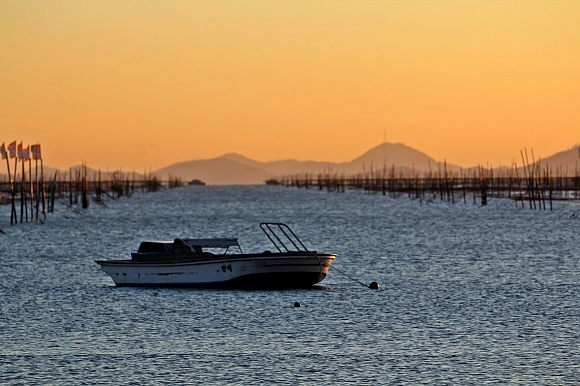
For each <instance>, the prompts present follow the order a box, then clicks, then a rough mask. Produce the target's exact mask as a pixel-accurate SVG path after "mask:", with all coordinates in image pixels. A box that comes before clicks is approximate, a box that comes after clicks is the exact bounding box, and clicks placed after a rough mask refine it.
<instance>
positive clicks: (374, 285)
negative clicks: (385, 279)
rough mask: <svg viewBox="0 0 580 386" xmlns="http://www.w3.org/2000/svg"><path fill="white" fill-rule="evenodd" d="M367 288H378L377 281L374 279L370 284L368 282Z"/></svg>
mask: <svg viewBox="0 0 580 386" xmlns="http://www.w3.org/2000/svg"><path fill="white" fill-rule="evenodd" d="M369 288H370V289H379V283H377V282H376V281H373V282H372V283H371V284H369Z"/></svg>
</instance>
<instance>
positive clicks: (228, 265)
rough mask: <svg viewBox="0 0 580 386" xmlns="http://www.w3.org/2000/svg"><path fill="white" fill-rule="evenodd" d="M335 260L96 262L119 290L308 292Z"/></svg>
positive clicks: (262, 257) (280, 256)
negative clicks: (189, 288) (181, 289)
mask: <svg viewBox="0 0 580 386" xmlns="http://www.w3.org/2000/svg"><path fill="white" fill-rule="evenodd" d="M336 256H337V255H336V254H292V253H271V254H257V255H225V256H220V257H219V258H215V259H203V260H187V261H175V262H167V261H165V262H139V261H134V260H97V261H96V262H97V263H98V264H99V265H100V266H101V269H102V270H103V271H104V272H106V273H107V274H108V275H109V276H110V277H111V278H112V279H113V281H114V282H115V285H117V286H119V287H223V288H307V287H311V286H313V285H314V284H316V283H319V282H320V281H322V280H323V279H324V278H325V277H326V274H327V272H328V270H329V269H330V265H331V264H332V261H333V260H334V259H335V258H336Z"/></svg>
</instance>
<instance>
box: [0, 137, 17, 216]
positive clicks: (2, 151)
mask: <svg viewBox="0 0 580 386" xmlns="http://www.w3.org/2000/svg"><path fill="white" fill-rule="evenodd" d="M9 146H10V145H9ZM0 154H1V155H2V159H5V160H6V168H7V169H8V181H9V182H10V194H11V195H12V206H14V184H13V182H12V174H11V173H10V161H9V160H8V152H7V151H6V146H5V145H4V142H2V146H0ZM13 215H14V212H13V211H12V210H11V211H10V225H12V223H13V221H14V218H13Z"/></svg>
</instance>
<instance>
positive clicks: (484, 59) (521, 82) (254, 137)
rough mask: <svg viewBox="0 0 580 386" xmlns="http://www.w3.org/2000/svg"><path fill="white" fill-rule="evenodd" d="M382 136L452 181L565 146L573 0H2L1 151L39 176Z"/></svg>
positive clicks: (578, 40) (313, 152)
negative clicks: (13, 153) (461, 172)
mask: <svg viewBox="0 0 580 386" xmlns="http://www.w3.org/2000/svg"><path fill="white" fill-rule="evenodd" d="M385 138H386V141H388V142H402V143H405V144H406V145H408V146H411V147H413V148H416V149H419V150H421V151H423V152H425V153H427V154H428V155H430V156H432V157H433V158H435V159H437V160H439V161H443V160H444V159H445V160H447V162H448V163H453V164H458V165H462V166H466V167H468V166H474V165H477V164H488V165H489V164H491V165H492V166H499V165H510V164H511V162H512V160H516V162H517V161H519V154H520V150H522V149H533V150H534V152H535V154H536V157H547V156H550V155H552V154H553V153H555V152H558V151H561V150H567V149H569V148H570V147H572V146H573V145H576V144H578V143H579V142H580V1H558V0H550V1H534V0H526V1H493V0H486V1H469V0H461V1H407V0H405V1H403V0H400V1H364V0H356V1H340V0H333V1H322V0H316V1H299V0H292V1H282V0H276V1H219V0H216V1H201V0H200V1H194V0H191V1H185V0H183V1H181V0H180V1H171V0H169V1H167V0H165V1H146V0H138V1H132V0H122V1H87V0H84V1H59V0H53V1H28V0H17V1H13V0H2V1H0V143H1V142H2V141H4V142H6V143H8V142H12V141H13V140H18V141H21V140H22V141H24V144H25V145H26V144H27V143H36V142H39V143H41V145H42V151H43V156H44V159H45V164H47V165H50V166H56V167H61V168H67V167H69V166H72V165H76V164H80V162H81V161H83V160H84V161H86V162H87V164H88V166H90V167H94V168H101V169H106V168H109V169H115V168H122V169H123V170H125V171H130V170H135V171H143V170H151V169H152V170H155V169H157V168H160V167H163V166H167V165H169V164H172V163H174V162H179V161H186V160H192V159H206V158H213V157H217V156H220V155H222V154H224V153H228V152H237V153H240V154H243V155H245V156H247V157H249V158H252V159H255V160H258V161H273V160H279V159H288V158H295V159H299V160H318V161H333V162H342V161H350V160H352V159H353V158H355V157H357V156H359V155H361V154H362V153H364V152H365V151H367V150H368V149H370V148H372V147H374V146H376V145H378V144H380V143H381V142H383V141H384V139H385ZM0 170H1V169H0Z"/></svg>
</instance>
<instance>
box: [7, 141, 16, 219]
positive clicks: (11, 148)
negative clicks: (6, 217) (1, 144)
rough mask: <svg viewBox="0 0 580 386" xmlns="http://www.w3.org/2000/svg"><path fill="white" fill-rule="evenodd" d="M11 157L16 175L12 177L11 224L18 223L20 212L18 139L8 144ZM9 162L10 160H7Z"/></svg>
mask: <svg viewBox="0 0 580 386" xmlns="http://www.w3.org/2000/svg"><path fill="white" fill-rule="evenodd" d="M8 153H9V158H14V175H13V176H12V178H11V179H10V188H11V190H12V210H11V211H10V225H12V224H16V223H18V214H17V213H16V198H15V197H16V186H15V182H16V173H17V170H18V169H17V166H18V157H16V141H13V142H11V143H10V144H9V145H8ZM6 162H8V161H6Z"/></svg>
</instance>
